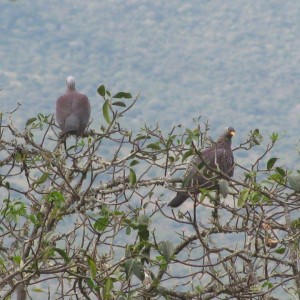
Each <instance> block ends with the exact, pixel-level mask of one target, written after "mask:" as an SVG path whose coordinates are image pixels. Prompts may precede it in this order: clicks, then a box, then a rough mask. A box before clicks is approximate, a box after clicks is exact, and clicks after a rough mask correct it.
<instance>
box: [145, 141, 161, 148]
mask: <svg viewBox="0 0 300 300" xmlns="http://www.w3.org/2000/svg"><path fill="white" fill-rule="evenodd" d="M146 148H150V149H153V150H160V149H161V148H160V146H159V143H158V142H156V143H152V144H149V145H147V147H146Z"/></svg>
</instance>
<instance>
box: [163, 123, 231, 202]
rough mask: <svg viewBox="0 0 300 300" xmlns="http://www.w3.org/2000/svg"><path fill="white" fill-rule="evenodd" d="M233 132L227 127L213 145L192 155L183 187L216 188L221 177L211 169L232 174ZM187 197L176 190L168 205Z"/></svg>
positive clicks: (197, 189) (191, 190)
mask: <svg viewBox="0 0 300 300" xmlns="http://www.w3.org/2000/svg"><path fill="white" fill-rule="evenodd" d="M234 134H235V130H234V128H233V127H227V128H226V129H225V131H224V133H223V134H222V135H221V136H220V137H219V138H218V140H217V142H216V143H215V144H214V145H212V146H211V147H209V148H206V149H204V150H202V151H201V157H200V155H196V156H194V157H193V159H192V160H191V162H190V163H189V165H188V167H187V169H186V172H185V174H184V177H183V188H184V189H187V190H188V191H190V192H195V191H199V189H200V188H202V189H207V190H216V189H218V179H221V178H222V177H221V176H220V175H217V174H216V173H214V172H213V171H212V170H213V169H215V170H216V171H217V170H218V171H221V172H223V173H224V174H226V175H227V176H229V177H232V176H233V173H234V157H233V153H232V150H231V138H232V137H233V136H234ZM202 158H203V159H202ZM203 160H204V161H203ZM207 166H209V168H208V167H207ZM193 188H194V189H193ZM188 198H189V194H188V192H178V193H177V195H176V196H175V197H174V198H173V199H172V200H171V201H170V203H169V204H168V206H170V207H178V206H180V205H181V204H182V203H183V202H184V201H185V200H186V199H188Z"/></svg>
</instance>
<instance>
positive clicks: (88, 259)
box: [87, 256, 97, 279]
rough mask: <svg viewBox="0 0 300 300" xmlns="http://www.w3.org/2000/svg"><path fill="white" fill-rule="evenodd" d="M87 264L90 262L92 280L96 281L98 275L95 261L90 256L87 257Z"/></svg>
mask: <svg viewBox="0 0 300 300" xmlns="http://www.w3.org/2000/svg"><path fill="white" fill-rule="evenodd" d="M87 262H88V265H89V267H90V274H91V278H92V279H95V278H96V275H97V267H96V264H95V262H94V260H93V259H92V258H91V257H90V256H88V257H87Z"/></svg>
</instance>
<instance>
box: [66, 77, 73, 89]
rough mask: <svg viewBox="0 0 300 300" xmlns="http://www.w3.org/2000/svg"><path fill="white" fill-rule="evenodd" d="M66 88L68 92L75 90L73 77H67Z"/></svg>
mask: <svg viewBox="0 0 300 300" xmlns="http://www.w3.org/2000/svg"><path fill="white" fill-rule="evenodd" d="M66 86H67V89H68V90H75V78H74V77H73V76H68V77H67V79H66Z"/></svg>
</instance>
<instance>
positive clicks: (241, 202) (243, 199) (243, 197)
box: [237, 188, 250, 207]
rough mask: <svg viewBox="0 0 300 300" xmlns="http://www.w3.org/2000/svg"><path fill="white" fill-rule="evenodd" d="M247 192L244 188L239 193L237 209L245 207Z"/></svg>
mask: <svg viewBox="0 0 300 300" xmlns="http://www.w3.org/2000/svg"><path fill="white" fill-rule="evenodd" d="M249 192H250V190H249V189H248V188H245V189H243V190H242V191H241V193H240V197H239V199H238V203H237V205H238V207H242V206H244V205H245V203H246V201H247V198H248V195H249Z"/></svg>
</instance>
